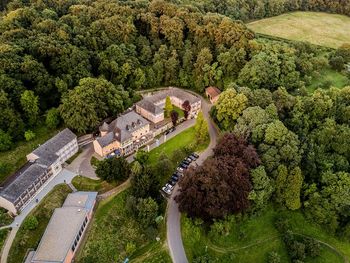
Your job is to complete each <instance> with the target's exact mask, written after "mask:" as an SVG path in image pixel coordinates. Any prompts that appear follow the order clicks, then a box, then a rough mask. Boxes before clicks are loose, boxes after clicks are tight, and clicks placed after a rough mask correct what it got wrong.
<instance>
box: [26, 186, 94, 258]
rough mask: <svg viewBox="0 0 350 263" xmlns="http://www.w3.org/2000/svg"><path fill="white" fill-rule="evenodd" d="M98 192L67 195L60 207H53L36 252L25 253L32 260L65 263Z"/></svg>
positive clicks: (75, 245) (90, 213)
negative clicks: (53, 209)
mask: <svg viewBox="0 0 350 263" xmlns="http://www.w3.org/2000/svg"><path fill="white" fill-rule="evenodd" d="M96 196H97V192H75V193H72V194H69V195H68V196H67V198H66V200H65V202H64V204H63V206H62V207H61V208H56V209H55V211H54V213H53V215H52V217H51V219H50V222H49V224H48V226H47V228H46V230H45V233H44V235H43V236H42V238H41V241H40V243H39V246H38V248H37V250H36V251H35V252H32V253H31V254H29V255H28V258H27V262H31V263H50V262H52V263H53V262H55V263H56V262H57V263H61V262H62V263H63V262H64V263H67V262H71V261H72V259H73V258H74V255H75V252H76V250H77V248H78V246H79V244H80V241H81V238H82V236H83V234H84V233H85V230H86V226H87V224H88V223H89V221H90V219H91V216H92V211H93V208H94V205H95V201H96Z"/></svg>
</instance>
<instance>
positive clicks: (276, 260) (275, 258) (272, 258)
mask: <svg viewBox="0 0 350 263" xmlns="http://www.w3.org/2000/svg"><path fill="white" fill-rule="evenodd" d="M266 262H268V263H280V262H281V257H280V255H279V254H278V253H277V252H275V251H272V252H270V253H269V255H268V257H267V261H266Z"/></svg>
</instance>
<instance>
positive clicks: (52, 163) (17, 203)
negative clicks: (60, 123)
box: [0, 129, 78, 214]
mask: <svg viewBox="0 0 350 263" xmlns="http://www.w3.org/2000/svg"><path fill="white" fill-rule="evenodd" d="M76 152H78V142H77V136H76V135H75V134H74V133H73V132H71V131H70V130H69V129H64V130H63V131H61V132H59V133H58V134H57V135H56V136H54V137H52V138H51V139H50V140H48V141H46V142H45V143H44V144H42V145H41V146H39V147H38V148H36V149H35V150H34V151H33V152H31V153H30V154H28V155H27V160H28V162H27V163H26V164H25V165H23V166H22V167H21V168H20V169H18V170H17V171H16V172H15V173H14V174H13V175H12V176H11V177H9V178H8V179H7V180H6V181H5V182H4V183H3V184H2V185H1V186H0V206H1V207H3V208H5V209H7V210H8V211H10V212H11V213H12V214H18V212H20V211H21V210H22V209H23V208H24V207H25V205H26V204H28V203H29V202H30V200H32V199H33V198H34V196H35V195H36V193H37V192H38V191H39V190H40V189H41V188H42V187H43V186H44V185H45V183H46V182H48V180H49V179H50V178H53V177H54V176H56V175H57V174H58V173H59V172H60V171H61V170H62V164H63V163H64V162H65V161H66V160H67V159H69V158H70V157H71V156H73V155H74V154H75V153H76Z"/></svg>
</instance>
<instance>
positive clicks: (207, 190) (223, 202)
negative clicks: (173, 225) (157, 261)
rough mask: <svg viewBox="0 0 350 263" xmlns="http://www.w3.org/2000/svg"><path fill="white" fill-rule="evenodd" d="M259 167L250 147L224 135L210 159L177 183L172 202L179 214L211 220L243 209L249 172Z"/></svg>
mask: <svg viewBox="0 0 350 263" xmlns="http://www.w3.org/2000/svg"><path fill="white" fill-rule="evenodd" d="M259 164H260V159H259V156H258V154H257V152H256V150H255V148H254V147H253V146H252V145H249V144H248V142H247V141H246V140H245V139H244V138H241V137H237V136H235V135H233V134H229V133H228V134H225V135H224V136H223V137H222V138H221V140H220V141H219V142H218V145H217V146H216V147H215V149H214V156H213V157H212V158H209V159H207V160H206V161H205V162H204V163H203V165H202V166H199V167H196V168H190V169H189V170H188V171H187V172H186V175H185V176H184V177H183V179H182V180H181V181H180V184H179V185H180V194H179V195H178V196H177V197H176V199H175V200H176V201H177V202H178V204H179V209H180V211H181V212H185V213H187V215H188V216H190V217H198V218H201V219H203V220H205V221H211V220H212V219H215V218H224V217H225V216H226V215H228V214H232V213H238V212H242V211H244V210H246V209H247V208H248V207H249V200H248V195H249V192H250V191H251V189H252V185H251V182H250V179H249V170H250V169H252V168H255V167H257V166H258V165H259Z"/></svg>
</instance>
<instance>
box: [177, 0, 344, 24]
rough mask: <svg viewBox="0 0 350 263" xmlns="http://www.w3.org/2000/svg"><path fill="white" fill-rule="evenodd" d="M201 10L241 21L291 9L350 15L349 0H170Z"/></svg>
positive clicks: (291, 10) (277, 13) (269, 15)
mask: <svg viewBox="0 0 350 263" xmlns="http://www.w3.org/2000/svg"><path fill="white" fill-rule="evenodd" d="M172 1H173V2H175V3H178V4H182V5H192V6H195V7H197V8H198V9H199V10H201V11H202V12H204V13H206V12H212V13H219V14H223V15H225V16H228V17H230V18H232V19H238V20H242V21H248V20H255V19H261V18H265V17H271V16H278V15H281V14H284V13H287V12H293V11H316V12H328V13H334V14H343V15H347V16H349V15H350V1H349V0H265V1H261V0H222V1H221V0H198V1H192V0H172Z"/></svg>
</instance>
